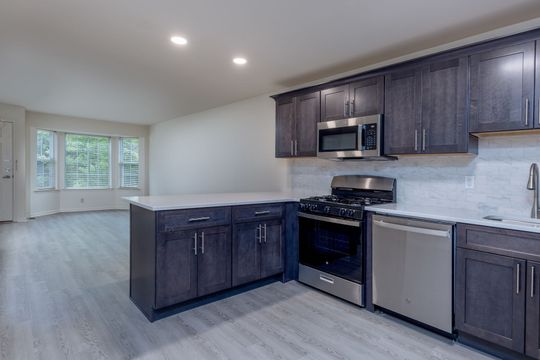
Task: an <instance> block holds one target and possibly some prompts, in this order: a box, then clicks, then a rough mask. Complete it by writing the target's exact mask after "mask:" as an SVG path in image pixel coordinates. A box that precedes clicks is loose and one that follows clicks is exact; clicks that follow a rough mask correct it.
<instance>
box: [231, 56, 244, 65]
mask: <svg viewBox="0 0 540 360" xmlns="http://www.w3.org/2000/svg"><path fill="white" fill-rule="evenodd" d="M232 61H233V63H235V64H236V65H246V64H247V60H246V58H243V57H235V58H234V59H233V60H232Z"/></svg>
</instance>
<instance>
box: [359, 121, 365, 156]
mask: <svg viewBox="0 0 540 360" xmlns="http://www.w3.org/2000/svg"><path fill="white" fill-rule="evenodd" d="M358 133H359V135H360V144H359V146H358V150H360V151H363V150H364V149H365V148H366V136H367V132H366V125H361V126H359V127H358Z"/></svg>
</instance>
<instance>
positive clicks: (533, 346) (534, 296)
mask: <svg viewBox="0 0 540 360" xmlns="http://www.w3.org/2000/svg"><path fill="white" fill-rule="evenodd" d="M539 272H540V263H537V262H532V261H528V262H527V293H526V295H525V296H526V298H527V320H526V326H527V332H526V338H525V345H526V346H525V353H526V354H527V356H530V357H532V358H535V359H540V294H539V290H540V277H539V276H538V275H539V274H538V273H539Z"/></svg>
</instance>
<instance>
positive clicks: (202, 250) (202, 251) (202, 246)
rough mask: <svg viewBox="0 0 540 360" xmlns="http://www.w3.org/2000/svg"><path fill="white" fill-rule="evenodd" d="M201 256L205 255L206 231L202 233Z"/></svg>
mask: <svg viewBox="0 0 540 360" xmlns="http://www.w3.org/2000/svg"><path fill="white" fill-rule="evenodd" d="M201 254H203V255H204V231H202V232H201Z"/></svg>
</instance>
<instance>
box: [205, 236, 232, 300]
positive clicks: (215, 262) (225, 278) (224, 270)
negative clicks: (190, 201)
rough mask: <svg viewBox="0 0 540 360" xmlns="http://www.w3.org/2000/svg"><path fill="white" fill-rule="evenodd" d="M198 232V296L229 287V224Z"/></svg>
mask: <svg viewBox="0 0 540 360" xmlns="http://www.w3.org/2000/svg"><path fill="white" fill-rule="evenodd" d="M197 234H198V246H199V252H198V255H197V258H198V271H197V273H198V291H197V295H198V296H203V295H207V294H211V293H215V292H218V291H221V290H225V289H229V288H230V287H231V235H230V226H220V227H214V228H206V229H200V230H198V231H197Z"/></svg>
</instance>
